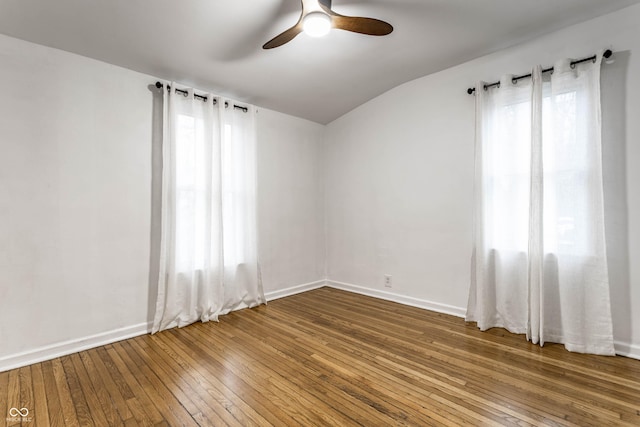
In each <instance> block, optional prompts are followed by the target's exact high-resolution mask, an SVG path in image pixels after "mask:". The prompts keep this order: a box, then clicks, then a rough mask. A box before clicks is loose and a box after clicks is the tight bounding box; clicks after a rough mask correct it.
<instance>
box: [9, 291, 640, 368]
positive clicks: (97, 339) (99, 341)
mask: <svg viewBox="0 0 640 427" xmlns="http://www.w3.org/2000/svg"><path fill="white" fill-rule="evenodd" d="M324 286H328V287H330V288H335V289H341V290H343V291H348V292H353V293H357V294H361V295H367V296H370V297H374V298H380V299H383V300H387V301H393V302H397V303H400V304H404V305H409V306H412V307H418V308H422V309H425V310H431V311H435V312H438V313H444V314H450V315H452V316H457V317H462V318H464V316H465V313H466V310H465V309H464V308H461V307H455V306H451V305H447V304H441V303H436V302H432V301H427V300H422V299H419V298H413V297H409V296H405V295H400V294H395V293H392V292H386V291H381V290H378V289H370V288H365V287H362V286H357V285H352V284H350V283H344V282H337V281H334V280H318V281H316V282H311V283H305V284H302V285H297V286H292V287H290V288H286V289H279V290H277V291H272V292H267V293H265V297H266V299H267V301H273V300H275V299H278V298H284V297H287V296H291V295H295V294H299V293H302V292H307V291H311V290H314V289H318V288H322V287H324ZM150 331H151V323H140V324H138V325H133V326H126V327H123V328H119V329H114V330H112V331H108V332H102V333H99V334H95V335H90V336H87V337H83V338H77V339H73V340H68V341H64V342H61V343H56V344H51V345H48V346H43V347H39V348H36V349H33V350H29V351H26V352H23V353H18V354H12V355H9V356H4V357H1V358H0V372H4V371H8V370H10V369H15V368H20V367H23V366H27V365H31V364H33V363H38V362H43V361H45V360H51V359H55V358H56V357H60V356H66V355H68V354H73V353H77V352H79V351H83V350H88V349H90V348H94V347H99V346H102V345H106V344H111V343H114V342H117V341H122V340H125V339H128V338H133V337H137V336H139V335H144V334H148V333H149V332H150ZM615 348H616V354H618V355H620V356H625V357H630V358H633V359H638V360H640V346H639V345H633V344H628V343H622V342H618V341H617V342H616V343H615Z"/></svg>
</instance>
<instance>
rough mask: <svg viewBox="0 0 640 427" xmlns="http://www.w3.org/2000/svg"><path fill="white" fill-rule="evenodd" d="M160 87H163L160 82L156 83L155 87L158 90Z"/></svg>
mask: <svg viewBox="0 0 640 427" xmlns="http://www.w3.org/2000/svg"><path fill="white" fill-rule="evenodd" d="M162 86H164V85H163V84H162V83H160V82H156V87H157V88H158V89H160V88H161V87H162Z"/></svg>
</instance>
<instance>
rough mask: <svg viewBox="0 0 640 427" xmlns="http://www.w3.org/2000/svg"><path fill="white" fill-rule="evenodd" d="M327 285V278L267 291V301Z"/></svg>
mask: <svg viewBox="0 0 640 427" xmlns="http://www.w3.org/2000/svg"><path fill="white" fill-rule="evenodd" d="M326 285H327V282H326V281H325V280H318V281H316V282H311V283H305V284H302V285H297V286H292V287H290V288H286V289H279V290H277V291H271V292H266V293H265V294H264V296H265V298H266V299H267V301H273V300H274V299H278V298H284V297H288V296H291V295H295V294H300V293H302V292H307V291H312V290H314V289H318V288H322V287H324V286H326Z"/></svg>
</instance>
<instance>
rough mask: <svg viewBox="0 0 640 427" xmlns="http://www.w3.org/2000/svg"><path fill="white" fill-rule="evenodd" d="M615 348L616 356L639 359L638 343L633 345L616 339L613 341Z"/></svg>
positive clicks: (639, 349) (639, 346) (639, 348)
mask: <svg viewBox="0 0 640 427" xmlns="http://www.w3.org/2000/svg"><path fill="white" fill-rule="evenodd" d="M614 346H615V348H616V354H617V355H618V356H624V357H630V358H632V359H638V360H640V345H633V344H628V343H623V342H620V341H616V342H615V343H614Z"/></svg>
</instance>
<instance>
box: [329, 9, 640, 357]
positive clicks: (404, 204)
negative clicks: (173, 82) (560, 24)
mask: <svg viewBox="0 0 640 427" xmlns="http://www.w3.org/2000/svg"><path fill="white" fill-rule="evenodd" d="M638 22H640V6H633V7H630V8H627V9H624V10H621V11H619V12H616V13H613V14H610V15H607V16H604V17H601V18H598V19H595V20H592V21H589V22H586V23H582V24H579V25H576V26H572V27H569V28H567V29H565V30H563V31H560V32H557V33H554V34H550V35H548V36H545V37H542V38H539V39H537V40H535V41H532V42H529V43H526V44H523V45H519V46H517V47H513V48H510V49H506V50H503V51H500V52H497V53H495V54H492V55H489V56H486V57H482V58H479V59H476V60H474V61H471V62H468V63H465V64H463V65H460V66H457V67H454V68H451V69H448V70H445V71H443V72H440V73H437V74H433V75H429V76H426V77H423V78H421V79H418V80H415V81H412V82H409V83H406V84H404V85H402V86H399V87H397V88H395V89H393V90H391V91H389V92H387V93H385V94H383V95H381V96H379V97H378V98H375V99H373V100H371V101H369V102H368V103H366V104H364V105H362V106H361V107H359V108H357V109H355V110H354V111H352V112H350V113H348V114H347V115H345V116H343V117H341V118H340V119H338V120H336V121H334V122H333V123H330V124H329V125H328V126H327V133H326V147H327V153H326V162H327V165H326V168H327V175H326V192H327V206H326V209H327V211H326V215H327V229H328V236H327V247H328V249H327V252H328V258H327V265H328V279H329V280H330V282H331V283H334V284H335V285H337V286H341V287H344V288H347V289H352V290H357V291H361V292H365V293H370V294H373V295H377V296H382V297H388V298H392V299H394V298H395V299H398V300H401V301H404V302H408V303H413V304H415V305H421V306H425V307H431V308H435V309H439V310H442V311H446V312H450V313H454V314H458V315H462V314H463V313H464V311H465V307H466V303H467V292H468V286H469V265H470V253H471V232H472V227H471V210H472V194H473V126H474V105H473V103H474V98H473V97H472V96H469V95H467V94H466V88H467V87H469V86H473V85H474V83H475V82H476V81H477V80H485V81H495V80H496V79H497V78H499V77H500V75H501V74H504V73H507V72H512V73H514V74H520V73H524V72H527V71H528V70H530V69H531V67H532V66H533V65H534V64H537V63H540V64H543V65H551V64H553V63H554V62H555V61H556V60H557V59H558V58H562V57H574V58H581V57H584V56H590V55H592V54H593V53H594V52H595V51H597V50H599V49H604V48H607V47H613V49H614V50H615V51H616V54H615V56H614V62H613V63H611V64H607V65H605V66H604V70H605V71H604V74H603V87H604V89H603V92H604V94H603V104H604V112H603V120H604V129H603V132H604V136H605V140H604V145H605V148H604V156H605V191H606V193H607V195H606V203H607V208H606V209H607V212H606V214H607V231H608V233H609V235H608V238H607V242H608V245H609V263H610V270H611V272H610V277H611V285H612V292H611V293H612V304H613V314H614V329H615V331H614V332H615V338H616V340H617V341H618V343H617V348H618V350H619V351H620V352H621V353H628V352H629V351H631V350H633V351H634V352H635V356H636V357H640V168H638V166H637V165H638V164H639V163H640V145H639V141H640V121H639V120H638V117H640V96H639V94H640V78H639V77H638V76H640V59H639V58H640V57H639V55H638V52H640V26H638ZM384 274H391V275H392V276H393V278H392V281H393V283H392V286H393V287H392V289H387V288H384V286H383V275H384Z"/></svg>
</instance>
